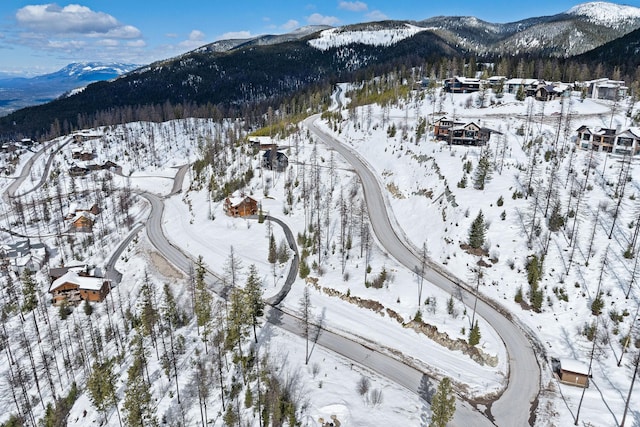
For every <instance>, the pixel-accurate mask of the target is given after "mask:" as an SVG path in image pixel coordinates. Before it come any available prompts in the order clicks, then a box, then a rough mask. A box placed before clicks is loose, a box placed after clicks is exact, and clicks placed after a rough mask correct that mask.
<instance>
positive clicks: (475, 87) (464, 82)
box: [444, 76, 480, 93]
mask: <svg viewBox="0 0 640 427" xmlns="http://www.w3.org/2000/svg"><path fill="white" fill-rule="evenodd" d="M479 90H480V80H479V79H472V78H468V77H458V76H456V77H452V78H450V79H446V80H445V81H444V91H445V92H451V93H471V92H477V91H479Z"/></svg>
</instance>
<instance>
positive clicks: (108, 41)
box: [96, 39, 120, 47]
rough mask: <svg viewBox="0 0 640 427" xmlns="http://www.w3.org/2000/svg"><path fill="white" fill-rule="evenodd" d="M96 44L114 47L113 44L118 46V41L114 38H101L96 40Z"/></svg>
mask: <svg viewBox="0 0 640 427" xmlns="http://www.w3.org/2000/svg"><path fill="white" fill-rule="evenodd" d="M96 45H98V46H104V47H115V46H119V45H120V42H119V41H118V40H114V39H103V40H98V41H97V42H96Z"/></svg>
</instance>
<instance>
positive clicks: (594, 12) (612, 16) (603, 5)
mask: <svg viewBox="0 0 640 427" xmlns="http://www.w3.org/2000/svg"><path fill="white" fill-rule="evenodd" d="M567 14H569V15H576V16H584V17H586V18H587V19H588V20H589V21H591V22H593V23H595V24H599V25H607V26H616V25H618V24H620V23H623V22H625V21H629V20H638V19H640V8H637V7H633V6H624V5H620V4H614V3H607V2H602V1H597V2H590V3H582V4H579V5H577V6H574V7H572V8H571V9H569V10H568V11H567Z"/></svg>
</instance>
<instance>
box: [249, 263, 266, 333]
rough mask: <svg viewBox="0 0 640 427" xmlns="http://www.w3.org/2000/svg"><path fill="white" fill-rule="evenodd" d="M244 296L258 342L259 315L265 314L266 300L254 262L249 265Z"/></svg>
mask: <svg viewBox="0 0 640 427" xmlns="http://www.w3.org/2000/svg"><path fill="white" fill-rule="evenodd" d="M244 297H245V299H246V307H247V311H248V314H249V316H250V317H251V324H252V326H253V337H254V339H255V342H256V343H257V342H258V335H257V334H256V326H257V325H258V317H260V316H262V315H263V314H264V300H263V299H262V287H261V285H260V279H259V277H258V270H257V269H256V266H255V265H254V264H251V265H250V266H249V277H247V284H246V285H245V287H244Z"/></svg>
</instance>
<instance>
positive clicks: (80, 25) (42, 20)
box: [16, 3, 141, 39]
mask: <svg viewBox="0 0 640 427" xmlns="http://www.w3.org/2000/svg"><path fill="white" fill-rule="evenodd" d="M16 20H17V21H18V25H20V26H22V27H25V28H27V29H29V30H32V31H36V32H41V33H47V34H84V35H87V36H92V37H95V36H96V35H99V36H102V37H103V36H104V35H107V37H109V38H125V39H127V38H128V39H131V38H138V37H140V36H141V33H140V30H138V29H137V28H135V27H133V26H131V25H124V24H122V23H120V22H119V21H118V20H117V19H116V18H114V17H113V16H111V15H109V14H108V13H104V12H96V11H93V10H91V9H89V8H88V7H86V6H81V5H79V4H70V5H67V6H65V7H60V6H58V5H57V4H54V3H50V4H42V5H29V6H25V7H23V8H21V9H18V11H17V12H16Z"/></svg>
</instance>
